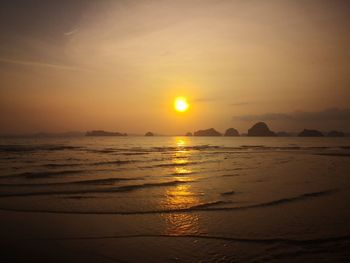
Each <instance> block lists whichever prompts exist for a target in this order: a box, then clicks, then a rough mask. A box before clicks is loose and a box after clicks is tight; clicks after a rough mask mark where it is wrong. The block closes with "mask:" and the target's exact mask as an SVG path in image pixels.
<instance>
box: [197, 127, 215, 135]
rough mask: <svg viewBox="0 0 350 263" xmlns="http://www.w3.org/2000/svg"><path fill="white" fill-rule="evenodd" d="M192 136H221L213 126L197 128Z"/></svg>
mask: <svg viewBox="0 0 350 263" xmlns="http://www.w3.org/2000/svg"><path fill="white" fill-rule="evenodd" d="M193 135H194V136H221V133H220V132H218V131H216V130H215V129H214V128H210V129H206V130H199V131H196V132H194V134H193Z"/></svg>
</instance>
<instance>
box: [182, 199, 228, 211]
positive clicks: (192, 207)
mask: <svg viewBox="0 0 350 263" xmlns="http://www.w3.org/2000/svg"><path fill="white" fill-rule="evenodd" d="M229 203H231V202H227V201H221V200H219V201H213V202H208V203H203V204H199V205H195V206H191V207H190V208H188V209H189V210H191V209H194V210H197V209H206V208H208V207H212V206H215V205H224V204H229Z"/></svg>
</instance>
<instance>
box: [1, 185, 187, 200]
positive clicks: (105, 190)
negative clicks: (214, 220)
mask: <svg viewBox="0 0 350 263" xmlns="http://www.w3.org/2000/svg"><path fill="white" fill-rule="evenodd" d="M188 182H190V181H170V182H162V183H145V184H136V185H124V186H119V187H110V188H102V189H87V190H80V189H79V190H67V191H64V190H62V191H45V192H43V191H41V192H26V193H5V194H3V193H1V194H0V198H1V197H21V196H43V195H71V194H91V193H117V192H130V191H135V190H139V189H147V188H154V187H164V186H174V185H178V184H185V183H188Z"/></svg>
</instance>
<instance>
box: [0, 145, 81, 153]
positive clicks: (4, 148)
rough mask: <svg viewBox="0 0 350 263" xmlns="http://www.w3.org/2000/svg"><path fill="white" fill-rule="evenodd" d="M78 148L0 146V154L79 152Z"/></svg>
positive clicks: (63, 146) (59, 146) (65, 146)
mask: <svg viewBox="0 0 350 263" xmlns="http://www.w3.org/2000/svg"><path fill="white" fill-rule="evenodd" d="M80 149H82V147H80V146H68V145H0V152H18V153H21V152H37V151H64V150H80Z"/></svg>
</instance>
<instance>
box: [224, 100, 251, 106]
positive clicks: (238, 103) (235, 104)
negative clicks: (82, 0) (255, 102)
mask: <svg viewBox="0 0 350 263" xmlns="http://www.w3.org/2000/svg"><path fill="white" fill-rule="evenodd" d="M248 104H250V103H249V102H246V101H242V102H233V103H230V104H229V106H246V105H248Z"/></svg>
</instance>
